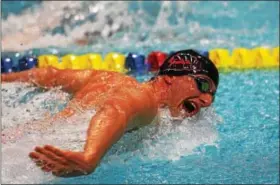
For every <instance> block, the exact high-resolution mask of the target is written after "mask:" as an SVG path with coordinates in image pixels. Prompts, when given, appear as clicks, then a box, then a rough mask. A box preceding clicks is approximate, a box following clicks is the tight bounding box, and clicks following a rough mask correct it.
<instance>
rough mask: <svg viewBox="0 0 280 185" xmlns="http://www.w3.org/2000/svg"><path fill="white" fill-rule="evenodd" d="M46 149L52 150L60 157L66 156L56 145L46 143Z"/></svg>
mask: <svg viewBox="0 0 280 185" xmlns="http://www.w3.org/2000/svg"><path fill="white" fill-rule="evenodd" d="M44 149H46V150H48V151H50V152H53V153H54V154H56V155H57V156H59V157H64V156H65V155H64V153H63V152H61V150H59V149H56V148H55V147H53V146H51V145H45V146H44Z"/></svg>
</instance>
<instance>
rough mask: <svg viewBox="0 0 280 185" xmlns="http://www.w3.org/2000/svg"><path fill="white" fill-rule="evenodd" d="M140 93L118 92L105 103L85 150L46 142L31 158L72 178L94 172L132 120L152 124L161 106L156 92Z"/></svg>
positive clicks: (49, 169)
mask: <svg viewBox="0 0 280 185" xmlns="http://www.w3.org/2000/svg"><path fill="white" fill-rule="evenodd" d="M131 91H133V90H131ZM139 93H140V91H139V90H138V91H134V92H132V93H131V94H125V95H126V96H122V95H121V94H119V93H118V96H116V97H115V98H111V99H110V100H108V101H107V102H106V103H105V105H104V106H103V107H102V108H101V109H100V110H99V111H98V112H97V113H96V115H95V116H94V117H93V118H92V120H91V122H90V126H89V128H88V132H87V139H86V144H85V147H84V151H83V152H72V151H63V150H60V149H57V148H55V147H53V146H49V145H46V146H45V147H43V148H42V147H36V148H35V152H31V153H30V157H31V158H32V159H33V160H35V162H36V163H37V164H38V163H39V165H40V162H41V163H42V164H41V166H42V169H43V170H44V171H52V173H53V174H54V175H56V176H62V177H72V176H78V175H85V174H89V173H91V172H93V171H94V169H95V168H96V166H97V165H98V164H99V162H100V160H101V159H102V157H103V156H104V155H105V154H106V152H107V151H108V150H109V149H110V148H111V146H112V145H113V144H114V143H116V142H117V141H118V140H119V139H120V138H121V137H122V135H123V134H124V132H125V130H126V129H127V128H128V127H129V123H130V120H132V119H137V117H138V118H142V121H143V122H145V123H146V124H148V123H150V122H151V121H152V120H153V118H154V116H155V115H156V112H157V106H156V104H155V103H154V101H153V99H151V98H152V97H151V96H152V95H147V94H146V95H140V94H139ZM123 95H124V94H123ZM142 124H143V123H142ZM135 126H139V125H135Z"/></svg>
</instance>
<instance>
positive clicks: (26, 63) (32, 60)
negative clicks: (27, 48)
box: [18, 56, 38, 71]
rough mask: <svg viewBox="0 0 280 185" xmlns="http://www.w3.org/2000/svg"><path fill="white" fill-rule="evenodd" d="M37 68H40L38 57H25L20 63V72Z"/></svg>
mask: <svg viewBox="0 0 280 185" xmlns="http://www.w3.org/2000/svg"><path fill="white" fill-rule="evenodd" d="M36 66H38V59H37V58H36V57H31V56H24V57H22V58H20V59H19V62H18V68H19V71H24V70H28V69H31V68H34V67H36Z"/></svg>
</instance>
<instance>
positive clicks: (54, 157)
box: [35, 147, 67, 165]
mask: <svg viewBox="0 0 280 185" xmlns="http://www.w3.org/2000/svg"><path fill="white" fill-rule="evenodd" d="M35 151H36V152H37V153H40V154H42V155H45V156H47V157H48V158H49V159H51V160H53V161H55V162H59V163H61V164H64V165H65V164H67V160H66V159H65V158H63V157H60V156H58V155H56V154H55V153H53V152H52V151H48V150H46V149H45V148H41V147H36V148H35Z"/></svg>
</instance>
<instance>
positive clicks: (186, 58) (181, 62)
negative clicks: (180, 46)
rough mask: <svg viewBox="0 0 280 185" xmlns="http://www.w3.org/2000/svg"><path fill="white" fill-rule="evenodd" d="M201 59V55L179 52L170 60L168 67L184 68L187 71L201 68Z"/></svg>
mask: <svg viewBox="0 0 280 185" xmlns="http://www.w3.org/2000/svg"><path fill="white" fill-rule="evenodd" d="M199 59H200V56H194V55H191V54H190V53H181V52H179V53H177V54H176V55H174V56H172V57H171V58H170V59H169V60H168V68H169V69H171V68H182V70H187V71H188V70H189V71H194V70H195V71H197V70H201V65H200V64H201V63H200V62H199Z"/></svg>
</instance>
